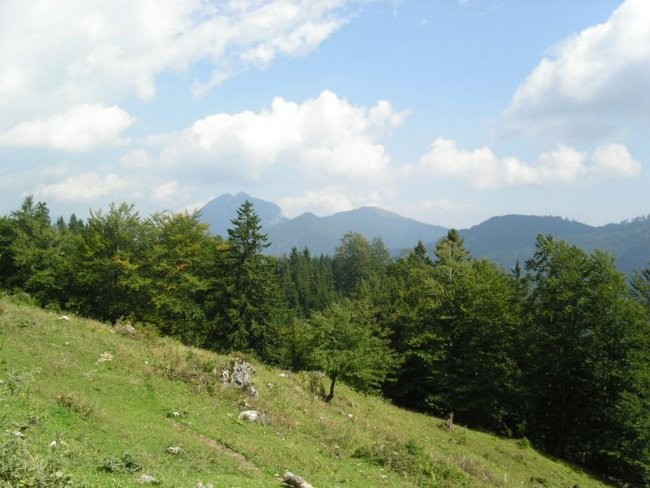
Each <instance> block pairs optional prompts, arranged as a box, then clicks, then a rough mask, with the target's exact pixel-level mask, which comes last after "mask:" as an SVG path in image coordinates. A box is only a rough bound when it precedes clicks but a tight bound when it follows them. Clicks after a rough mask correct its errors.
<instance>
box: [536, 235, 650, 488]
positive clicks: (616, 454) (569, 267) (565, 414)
mask: <svg viewBox="0 0 650 488" xmlns="http://www.w3.org/2000/svg"><path fill="white" fill-rule="evenodd" d="M526 267H527V269H528V271H529V273H530V274H531V279H532V284H533V289H532V291H531V293H530V296H529V298H528V300H527V304H526V308H527V310H526V312H527V313H526V315H527V320H526V328H527V330H526V335H527V339H528V344H527V349H528V357H527V358H526V359H527V361H526V365H527V368H526V371H525V384H527V385H528V389H527V402H526V404H527V405H528V411H527V415H526V417H527V422H528V431H529V436H530V437H531V438H532V439H533V441H534V442H536V443H538V444H539V445H540V446H542V447H543V448H544V449H546V450H548V451H550V452H552V453H554V454H555V455H557V456H561V457H563V458H565V459H569V460H571V461H576V462H580V463H581V464H586V465H587V466H591V467H594V468H597V469H599V470H600V471H601V472H606V473H609V474H612V475H615V476H623V477H624V478H625V479H628V480H632V481H635V482H639V481H641V482H643V483H647V482H648V481H650V444H649V443H648V441H649V440H650V431H649V430H648V429H649V427H650V426H649V425H648V424H649V422H648V421H647V413H646V416H644V415H643V414H641V413H640V412H641V411H642V410H643V409H647V408H648V407H650V405H649V403H650V385H649V382H648V375H649V374H650V360H649V359H648V355H647V351H648V348H649V347H650V343H649V341H648V335H649V334H648V317H647V313H646V311H645V310H644V309H643V308H642V306H641V305H640V304H639V303H637V302H636V301H634V300H633V299H632V298H631V297H630V293H629V290H628V288H627V286H626V284H625V279H624V277H623V275H622V274H621V273H620V272H619V271H617V270H616V268H615V266H614V261H613V258H612V257H611V256H609V255H607V254H604V253H600V252H595V253H594V254H592V255H590V256H589V255H587V254H586V253H585V252H583V251H581V250H580V249H578V248H577V247H575V246H570V245H568V244H566V243H565V242H562V241H556V240H555V239H553V238H552V237H550V236H539V237H538V239H537V244H536V252H535V255H534V256H533V258H532V259H530V260H529V261H528V262H527V263H526ZM646 412H647V410H646ZM632 446H633V447H632Z"/></svg>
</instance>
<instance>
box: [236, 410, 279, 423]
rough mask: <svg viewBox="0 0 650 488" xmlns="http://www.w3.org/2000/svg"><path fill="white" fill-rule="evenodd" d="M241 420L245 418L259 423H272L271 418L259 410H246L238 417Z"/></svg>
mask: <svg viewBox="0 0 650 488" xmlns="http://www.w3.org/2000/svg"><path fill="white" fill-rule="evenodd" d="M237 418H238V419H239V420H245V421H247V422H255V423H258V424H263V425H269V424H270V423H271V418H270V417H269V416H268V415H266V414H264V413H261V412H258V411H257V410H244V411H243V412H241V413H240V414H239V416H238V417H237Z"/></svg>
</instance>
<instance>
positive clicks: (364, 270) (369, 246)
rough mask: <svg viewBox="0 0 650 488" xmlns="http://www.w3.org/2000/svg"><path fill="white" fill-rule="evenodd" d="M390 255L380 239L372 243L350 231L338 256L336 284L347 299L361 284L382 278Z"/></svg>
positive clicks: (340, 247)
mask: <svg viewBox="0 0 650 488" xmlns="http://www.w3.org/2000/svg"><path fill="white" fill-rule="evenodd" d="M389 262H390V255H389V253H388V250H387V249H386V246H385V245H384V243H383V242H382V240H381V239H380V238H375V239H373V241H372V243H370V242H368V240H367V239H366V238H365V237H364V236H363V235H361V234H359V233H357V232H348V233H347V234H345V235H344V236H343V238H342V239H341V243H340V244H339V246H338V247H337V248H336V253H335V255H334V282H335V284H336V289H337V291H339V292H340V293H342V294H343V295H345V296H348V297H350V296H352V295H353V294H354V293H355V292H356V291H358V287H359V285H360V284H361V283H363V282H367V281H370V280H372V279H378V278H380V277H381V276H382V275H383V273H384V271H385V269H386V266H387V265H388V263H389Z"/></svg>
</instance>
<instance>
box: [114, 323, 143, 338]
mask: <svg viewBox="0 0 650 488" xmlns="http://www.w3.org/2000/svg"><path fill="white" fill-rule="evenodd" d="M115 330H116V331H117V333H118V334H122V335H125V336H129V337H134V336H136V335H137V334H138V331H137V330H135V327H133V326H132V325H131V324H125V325H119V326H118V327H117V328H116V329H115Z"/></svg>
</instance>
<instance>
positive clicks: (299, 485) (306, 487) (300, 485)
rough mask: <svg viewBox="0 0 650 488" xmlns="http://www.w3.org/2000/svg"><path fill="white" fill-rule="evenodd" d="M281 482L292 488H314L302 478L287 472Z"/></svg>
mask: <svg viewBox="0 0 650 488" xmlns="http://www.w3.org/2000/svg"><path fill="white" fill-rule="evenodd" d="M282 482H283V483H285V484H287V485H289V486H293V487H294V488H314V487H313V486H311V485H310V484H309V483H307V482H306V481H305V480H304V478H302V477H301V476H298V475H297V474H293V473H290V472H289V471H287V472H286V473H284V478H282Z"/></svg>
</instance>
